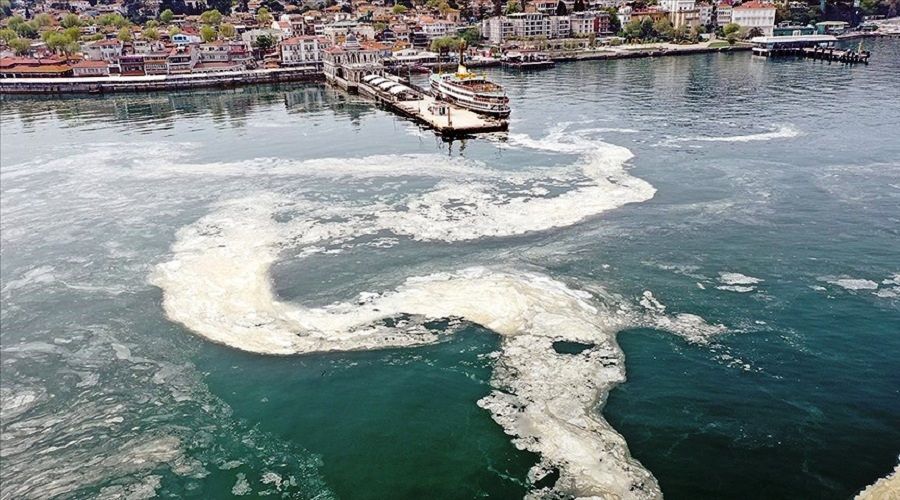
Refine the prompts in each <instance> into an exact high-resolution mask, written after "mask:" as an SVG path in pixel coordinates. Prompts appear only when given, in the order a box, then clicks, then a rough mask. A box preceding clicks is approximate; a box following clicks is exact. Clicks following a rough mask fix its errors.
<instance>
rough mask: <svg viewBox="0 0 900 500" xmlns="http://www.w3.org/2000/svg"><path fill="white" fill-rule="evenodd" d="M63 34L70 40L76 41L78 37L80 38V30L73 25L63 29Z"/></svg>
mask: <svg viewBox="0 0 900 500" xmlns="http://www.w3.org/2000/svg"><path fill="white" fill-rule="evenodd" d="M63 35H66V38H68V39H69V41H70V42H77V41H78V39H80V38H81V30H80V29H79V28H75V27H74V26H73V27H71V28H66V29H64V30H63Z"/></svg>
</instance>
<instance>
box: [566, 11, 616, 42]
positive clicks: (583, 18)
mask: <svg viewBox="0 0 900 500" xmlns="http://www.w3.org/2000/svg"><path fill="white" fill-rule="evenodd" d="M569 22H570V25H571V29H570V33H571V36H588V35H608V34H610V33H611V31H610V29H609V14H608V13H606V12H596V11H593V12H592V11H585V12H573V13H572V14H570V15H569Z"/></svg>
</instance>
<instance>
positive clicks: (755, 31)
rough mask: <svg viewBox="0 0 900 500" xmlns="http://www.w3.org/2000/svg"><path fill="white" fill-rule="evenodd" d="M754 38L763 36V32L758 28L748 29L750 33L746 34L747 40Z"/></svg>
mask: <svg viewBox="0 0 900 500" xmlns="http://www.w3.org/2000/svg"><path fill="white" fill-rule="evenodd" d="M755 36H763V32H762V30H761V29H759V28H756V27H754V28H750V31H748V32H747V38H753V37H755Z"/></svg>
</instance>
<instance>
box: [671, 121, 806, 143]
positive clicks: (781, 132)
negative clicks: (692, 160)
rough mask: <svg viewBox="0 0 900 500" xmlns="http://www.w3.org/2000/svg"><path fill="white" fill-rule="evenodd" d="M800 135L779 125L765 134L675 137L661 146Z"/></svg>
mask: <svg viewBox="0 0 900 500" xmlns="http://www.w3.org/2000/svg"><path fill="white" fill-rule="evenodd" d="M800 135H802V133H801V132H800V130H799V129H797V128H796V127H794V126H793V125H781V126H779V127H777V128H775V129H773V130H770V131H767V132H759V133H755V134H745V135H725V136H697V137H676V138H672V139H668V140H666V141H664V142H663V144H671V143H678V142H756V141H771V140H775V139H792V138H794V137H799V136H800Z"/></svg>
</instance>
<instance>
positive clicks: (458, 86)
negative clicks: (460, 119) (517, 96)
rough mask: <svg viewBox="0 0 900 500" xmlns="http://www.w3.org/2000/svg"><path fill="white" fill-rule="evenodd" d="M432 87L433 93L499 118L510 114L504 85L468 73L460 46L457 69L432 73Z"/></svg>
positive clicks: (477, 111) (459, 104) (440, 97)
mask: <svg viewBox="0 0 900 500" xmlns="http://www.w3.org/2000/svg"><path fill="white" fill-rule="evenodd" d="M431 90H432V92H433V93H434V96H435V97H437V98H439V99H443V100H445V101H447V102H450V103H453V104H456V105H457V106H460V107H463V108H466V109H470V110H472V111H475V112H476V113H481V114H484V115H490V116H495V117H499V118H505V117H507V116H509V98H508V97H506V92H504V91H503V87H501V86H500V85H497V84H496V83H493V82H490V81H488V80H486V79H485V78H484V77H481V76H478V75H476V74H474V73H469V70H468V69H467V68H466V66H465V64H463V52H462V49H460V52H459V67H458V68H457V70H456V73H449V74H432V75H431Z"/></svg>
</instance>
